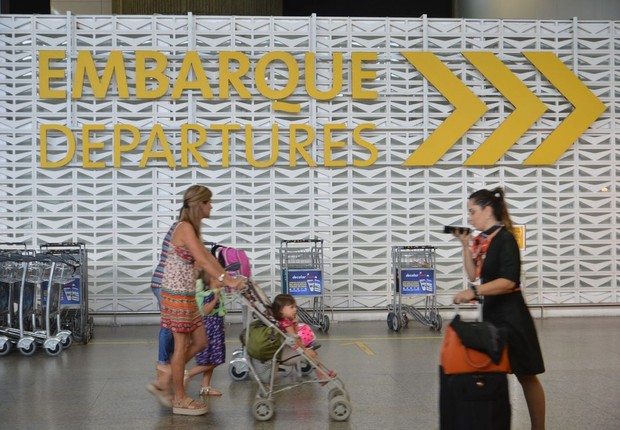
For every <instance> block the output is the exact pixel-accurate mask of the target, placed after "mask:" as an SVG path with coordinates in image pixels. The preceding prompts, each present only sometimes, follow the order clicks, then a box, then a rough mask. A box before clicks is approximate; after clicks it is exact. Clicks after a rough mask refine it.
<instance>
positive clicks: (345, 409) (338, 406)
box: [329, 396, 351, 421]
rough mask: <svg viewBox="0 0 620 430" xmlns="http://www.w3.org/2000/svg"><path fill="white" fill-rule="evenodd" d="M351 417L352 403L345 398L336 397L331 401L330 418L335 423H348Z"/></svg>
mask: <svg viewBox="0 0 620 430" xmlns="http://www.w3.org/2000/svg"><path fill="white" fill-rule="evenodd" d="M350 415H351V402H350V401H349V400H348V399H347V398H346V397H344V396H336V397H334V398H333V399H331V400H330V401H329V416H330V417H331V418H332V419H333V420H334V421H346V420H348V419H349V416H350Z"/></svg>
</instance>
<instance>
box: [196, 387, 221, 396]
mask: <svg viewBox="0 0 620 430" xmlns="http://www.w3.org/2000/svg"><path fill="white" fill-rule="evenodd" d="M200 395H201V396H221V395H222V392H221V391H219V390H216V389H215V388H211V387H202V388H200Z"/></svg>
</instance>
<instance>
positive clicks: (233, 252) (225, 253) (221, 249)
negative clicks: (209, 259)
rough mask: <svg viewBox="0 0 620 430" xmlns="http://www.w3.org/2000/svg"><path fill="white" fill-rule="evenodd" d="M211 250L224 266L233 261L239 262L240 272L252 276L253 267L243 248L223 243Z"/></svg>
mask: <svg viewBox="0 0 620 430" xmlns="http://www.w3.org/2000/svg"><path fill="white" fill-rule="evenodd" d="M211 252H212V253H213V255H215V256H216V257H217V259H218V260H219V262H220V264H221V265H222V266H223V267H226V266H228V265H229V264H232V263H237V262H238V263H239V264H240V265H241V267H240V269H239V273H240V274H241V275H242V276H245V277H246V278H249V277H251V276H252V269H251V268H250V260H249V259H248V256H247V254H246V253H245V251H244V250H243V249H236V248H231V247H227V246H222V245H215V246H214V247H213V248H212V249H211Z"/></svg>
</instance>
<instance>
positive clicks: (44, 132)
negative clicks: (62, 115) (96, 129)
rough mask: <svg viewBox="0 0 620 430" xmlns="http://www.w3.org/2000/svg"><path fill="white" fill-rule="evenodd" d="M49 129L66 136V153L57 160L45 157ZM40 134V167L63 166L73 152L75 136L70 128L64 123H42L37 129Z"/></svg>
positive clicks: (71, 156) (69, 159)
mask: <svg viewBox="0 0 620 430" xmlns="http://www.w3.org/2000/svg"><path fill="white" fill-rule="evenodd" d="M50 131H59V132H61V133H62V134H64V135H65V136H66V137H67V154H66V155H65V158H62V159H60V160H58V161H49V160H48V159H47V136H48V133H49V132H50ZM39 134H40V135H41V160H40V162H41V167H42V168H43V169H53V168H55V167H62V166H65V165H66V164H67V163H69V161H71V159H72V158H73V155H74V154H75V137H74V136H73V133H72V132H71V130H69V128H68V127H65V126H64V125H59V124H42V125H41V127H40V129H39Z"/></svg>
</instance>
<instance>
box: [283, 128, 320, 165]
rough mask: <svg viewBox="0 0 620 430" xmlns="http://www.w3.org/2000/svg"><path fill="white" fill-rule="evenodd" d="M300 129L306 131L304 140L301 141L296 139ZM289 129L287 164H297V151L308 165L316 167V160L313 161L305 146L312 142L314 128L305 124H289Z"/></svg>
mask: <svg viewBox="0 0 620 430" xmlns="http://www.w3.org/2000/svg"><path fill="white" fill-rule="evenodd" d="M301 130H303V131H305V132H306V140H304V141H303V142H299V141H298V140H297V132H298V131H301ZM289 131H290V135H291V137H290V147H289V166H291V167H295V166H297V153H299V155H301V156H302V158H303V159H304V160H306V163H308V166H309V167H316V166H317V164H316V161H314V160H313V159H312V157H311V156H310V154H308V152H307V151H306V147H307V146H309V145H310V144H312V141H313V140H314V129H313V128H312V127H310V126H309V125H306V124H291V127H290V130H289Z"/></svg>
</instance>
